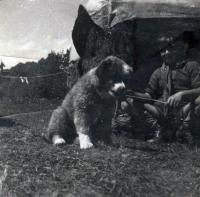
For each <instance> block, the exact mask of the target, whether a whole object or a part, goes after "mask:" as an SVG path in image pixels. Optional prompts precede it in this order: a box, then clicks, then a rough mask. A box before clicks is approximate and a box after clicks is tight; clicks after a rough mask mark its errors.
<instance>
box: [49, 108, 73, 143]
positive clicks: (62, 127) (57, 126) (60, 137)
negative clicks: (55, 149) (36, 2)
mask: <svg viewBox="0 0 200 197" xmlns="http://www.w3.org/2000/svg"><path fill="white" fill-rule="evenodd" d="M69 122H70V121H69V117H68V114H67V111H66V110H64V109H63V108H62V107H58V108H57V109H56V110H54V112H53V113H52V116H51V119H50V122H49V125H48V139H49V140H50V141H51V142H52V143H53V144H55V145H59V144H64V143H66V140H65V138H66V136H67V134H68V132H69V133H70V132H71V131H69V130H70V128H69V127H68V124H69Z"/></svg>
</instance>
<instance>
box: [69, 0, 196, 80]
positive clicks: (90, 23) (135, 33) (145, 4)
mask: <svg viewBox="0 0 200 197" xmlns="http://www.w3.org/2000/svg"><path fill="white" fill-rule="evenodd" d="M199 14H200V2H198V1H197V0H191V1H186V0H183V1H181V0H169V1H164V0H160V1H158V0H152V1H147V0H140V1H139V0H96V1H95V0H89V1H88V2H87V4H86V5H85V7H83V6H80V7H79V11H78V17H77V19H76V22H75V25H74V29H73V33H72V38H73V42H74V45H75V48H76V50H77V52H78V54H79V56H80V57H81V59H82V62H81V66H80V72H81V73H83V72H86V71H87V70H89V69H90V65H93V66H95V65H96V63H98V62H99V61H100V60H101V59H102V58H104V57H105V56H107V55H109V54H113V55H116V56H119V57H121V58H122V59H124V60H125V61H126V62H127V63H128V64H130V65H132V66H133V67H135V68H141V69H139V70H140V71H138V77H137V76H136V77H135V80H136V82H135V83H134V84H140V81H138V79H141V75H142V80H144V81H147V80H148V78H149V75H150V74H151V72H152V71H153V69H155V67H158V66H160V58H159V51H160V50H161V49H163V48H165V47H166V46H167V45H168V43H169V42H170V41H173V40H176V39H178V38H179V37H180V35H182V33H183V32H192V35H193V36H194V38H193V40H194V41H195V42H196V44H195V47H193V48H192V49H191V51H192V52H191V53H190V56H191V58H196V59H198V56H199V55H200V54H198V45H197V42H198V40H199V39H200V31H199V30H200V18H199ZM144 70H145V72H144ZM137 78H138V79H137ZM143 84H145V83H143Z"/></svg>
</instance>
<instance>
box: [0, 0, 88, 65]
mask: <svg viewBox="0 0 200 197" xmlns="http://www.w3.org/2000/svg"><path fill="white" fill-rule="evenodd" d="M85 2H86V0H0V61H1V60H2V61H3V62H4V63H5V65H6V68H10V67H12V66H14V65H16V64H17V63H19V62H26V61H37V60H39V59H40V58H41V57H46V56H47V54H48V53H49V52H50V51H51V50H54V51H56V52H60V51H62V50H66V49H67V48H68V47H69V46H70V45H71V44H72V40H71V32H72V28H73V25H74V21H75V19H76V16H77V10H78V6H79V4H80V3H81V4H84V3H85ZM10 56H11V57H10ZM15 57H18V58H15Z"/></svg>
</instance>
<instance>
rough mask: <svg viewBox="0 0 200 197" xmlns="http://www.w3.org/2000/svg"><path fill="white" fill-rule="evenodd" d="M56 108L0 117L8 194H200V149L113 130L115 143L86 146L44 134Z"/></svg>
mask: <svg viewBox="0 0 200 197" xmlns="http://www.w3.org/2000/svg"><path fill="white" fill-rule="evenodd" d="M51 112H52V111H51V110H44V111H40V112H32V113H21V114H18V115H10V116H5V117H1V118H0V125H1V128H0V150H1V152H0V196H2V197H28V196H31V197H32V196H34V197H38V196H45V197H76V196H81V197H86V196H87V197H88V196H91V197H93V196H94V197H101V196H102V197H106V196H114V197H117V196H123V197H126V196H133V197H168V196H172V197H173V196H174V197H197V196H199V195H200V149H199V148H198V147H197V146H192V147H188V146H186V145H183V144H179V143H169V144H167V143H163V144H149V143H147V142H144V141H142V140H136V139H131V138H128V137H126V136H124V135H123V134H122V135H117V136H116V135H113V142H114V143H113V145H111V146H108V145H103V144H99V145H98V146H96V147H94V148H91V149H89V150H80V149H79V146H78V145H77V144H73V145H64V146H62V147H55V146H53V145H51V144H48V143H47V142H45V141H44V140H43V138H42V137H41V135H42V133H43V132H45V130H46V127H47V124H48V121H49V118H50V115H51Z"/></svg>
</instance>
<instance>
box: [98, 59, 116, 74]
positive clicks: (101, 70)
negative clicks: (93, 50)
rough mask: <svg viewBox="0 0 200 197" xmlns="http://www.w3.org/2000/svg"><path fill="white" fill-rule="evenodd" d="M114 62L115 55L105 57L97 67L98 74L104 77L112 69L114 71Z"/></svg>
mask: <svg viewBox="0 0 200 197" xmlns="http://www.w3.org/2000/svg"><path fill="white" fill-rule="evenodd" d="M113 62H114V57H113V56H109V57H107V58H105V59H104V60H102V61H101V62H100V64H99V65H98V67H97V71H96V74H97V76H99V77H103V76H105V75H106V74H107V73H109V72H110V71H111V72H112V66H113Z"/></svg>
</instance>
